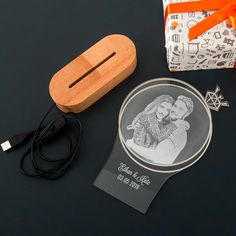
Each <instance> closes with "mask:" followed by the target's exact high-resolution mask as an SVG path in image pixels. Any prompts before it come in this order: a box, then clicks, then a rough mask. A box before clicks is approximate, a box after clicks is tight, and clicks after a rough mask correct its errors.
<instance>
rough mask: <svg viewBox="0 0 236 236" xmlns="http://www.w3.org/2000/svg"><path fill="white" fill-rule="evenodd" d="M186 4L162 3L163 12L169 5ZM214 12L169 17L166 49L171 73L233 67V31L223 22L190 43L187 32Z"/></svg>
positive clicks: (235, 58) (235, 42)
mask: <svg viewBox="0 0 236 236" xmlns="http://www.w3.org/2000/svg"><path fill="white" fill-rule="evenodd" d="M186 1H187V0H163V5H164V10H165V8H166V6H167V5H168V4H170V3H178V2H186ZM213 12H214V11H199V12H187V13H179V14H170V15H169V16H168V18H167V21H166V28H165V39H166V45H165V46H166V49H167V63H168V66H169V70H170V71H172V72H174V71H188V70H206V69H223V68H235V67H236V63H235V62H236V30H234V29H233V28H232V27H231V26H229V25H227V23H226V21H224V22H222V23H220V24H218V25H216V26H215V27H214V28H212V29H210V30H209V31H207V32H205V33H204V34H202V35H201V36H199V37H198V38H196V39H194V40H192V41H189V38H188V33H189V28H191V27H192V26H193V25H195V24H197V23H198V22H200V21H202V20H203V19H205V18H206V17H208V16H209V15H211V14H212V13H213Z"/></svg>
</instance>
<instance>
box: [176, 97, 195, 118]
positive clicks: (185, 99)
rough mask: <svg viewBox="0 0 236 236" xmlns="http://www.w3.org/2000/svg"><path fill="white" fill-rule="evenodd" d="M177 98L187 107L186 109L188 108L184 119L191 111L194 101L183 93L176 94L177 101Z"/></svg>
mask: <svg viewBox="0 0 236 236" xmlns="http://www.w3.org/2000/svg"><path fill="white" fill-rule="evenodd" d="M178 100H179V101H181V102H183V103H184V104H185V106H186V107H187V109H188V111H187V113H186V114H185V116H184V119H185V118H186V117H188V116H189V115H190V114H191V113H192V112H193V107H194V103H193V101H192V99H191V98H189V97H185V96H184V95H180V96H178V97H177V101H178Z"/></svg>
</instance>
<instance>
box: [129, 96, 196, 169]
mask: <svg viewBox="0 0 236 236" xmlns="http://www.w3.org/2000/svg"><path fill="white" fill-rule="evenodd" d="M193 109H194V102H193V100H192V99H191V98H190V97H188V96H184V95H181V94H180V95H178V96H177V97H176V98H175V99H174V98H173V97H172V96H170V95H167V94H165V95H160V96H158V97H156V98H155V99H154V100H153V101H152V102H151V103H149V104H148V105H147V106H146V107H144V110H143V111H142V112H140V113H139V114H137V115H136V116H135V117H134V118H133V121H132V123H131V124H129V125H128V126H127V127H126V129H127V130H129V131H132V138H129V139H127V140H126V145H127V146H128V147H129V148H130V149H131V150H132V151H134V152H135V153H137V154H138V155H139V156H140V157H142V159H144V160H146V161H148V162H150V163H152V164H161V165H171V164H173V163H175V160H176V158H177V157H178V155H179V154H180V152H181V151H182V150H183V149H184V147H185V146H186V144H187V139H188V131H189V129H190V128H191V124H190V123H189V121H188V117H189V116H191V113H192V112H193Z"/></svg>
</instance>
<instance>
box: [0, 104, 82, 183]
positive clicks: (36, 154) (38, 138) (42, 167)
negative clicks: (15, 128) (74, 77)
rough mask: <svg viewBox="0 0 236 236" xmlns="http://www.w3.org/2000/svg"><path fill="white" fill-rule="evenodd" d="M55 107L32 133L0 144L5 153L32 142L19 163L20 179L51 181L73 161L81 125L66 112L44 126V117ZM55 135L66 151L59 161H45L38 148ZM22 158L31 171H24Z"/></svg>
mask: <svg viewBox="0 0 236 236" xmlns="http://www.w3.org/2000/svg"><path fill="white" fill-rule="evenodd" d="M55 107H56V105H55V104H54V105H53V106H52V107H51V108H50V109H49V110H48V112H47V113H46V114H45V116H44V117H43V119H42V120H41V122H40V124H39V126H38V128H37V129H36V130H34V131H32V132H29V133H23V134H18V135H15V136H13V137H11V138H9V139H8V140H7V141H5V142H3V143H2V144H1V147H2V150H3V151H4V152H6V151H8V150H11V149H13V148H14V147H16V146H18V145H21V144H24V143H25V142H27V141H29V140H30V139H32V142H31V145H30V147H29V148H28V149H27V150H26V152H25V153H24V154H23V156H22V157H21V160H20V171H21V172H22V173H23V174H24V175H27V176H38V177H43V178H46V179H50V180H55V179H58V178H60V177H62V176H63V175H64V174H65V173H66V171H67V170H68V169H69V168H70V167H71V165H72V163H73V161H74V160H75V159H76V156H77V153H78V150H79V146H80V141H81V135H82V123H81V121H80V120H79V118H78V115H77V114H75V113H72V112H70V113H63V114H62V115H60V116H59V117H58V118H56V119H54V120H52V121H50V122H49V123H48V124H45V123H46V122H45V121H46V119H47V117H48V115H49V114H50V113H51V111H52V110H53V109H54V108H55ZM58 133H60V134H61V135H62V136H63V137H64V139H65V140H66V143H67V145H68V150H69V151H68V153H67V154H66V155H65V156H64V157H63V158H60V159H55V158H53V159H52V158H49V157H46V156H45V155H43V154H42V152H41V148H42V146H43V145H44V144H45V143H46V142H47V141H48V140H49V139H52V138H53V137H55V136H56V135H58ZM26 158H29V160H30V162H31V164H32V168H31V169H32V170H28V169H27V168H26V166H25V160H26Z"/></svg>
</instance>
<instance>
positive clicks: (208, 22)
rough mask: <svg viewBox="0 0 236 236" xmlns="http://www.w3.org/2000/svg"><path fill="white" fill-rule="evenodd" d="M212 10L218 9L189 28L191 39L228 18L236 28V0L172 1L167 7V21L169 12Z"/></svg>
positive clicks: (230, 23) (229, 22)
mask: <svg viewBox="0 0 236 236" xmlns="http://www.w3.org/2000/svg"><path fill="white" fill-rule="evenodd" d="M210 10H216V12H215V13H213V14H212V15H210V16H208V17H207V18H206V19H204V20H203V21H201V22H199V23H198V24H196V25H194V26H193V27H192V28H190V29H189V35H188V37H189V40H190V41H191V40H193V39H195V38H197V37H198V36H200V35H201V34H203V33H205V32H206V31H208V30H209V29H211V28H213V27H214V26H216V25H217V24H219V23H221V22H223V21H224V20H228V21H227V23H228V24H229V25H231V26H232V28H233V29H236V0H200V1H195V2H182V3H170V4H168V5H167V7H166V9H165V22H166V20H167V17H168V16H169V14H175V13H184V12H193V11H210Z"/></svg>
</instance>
